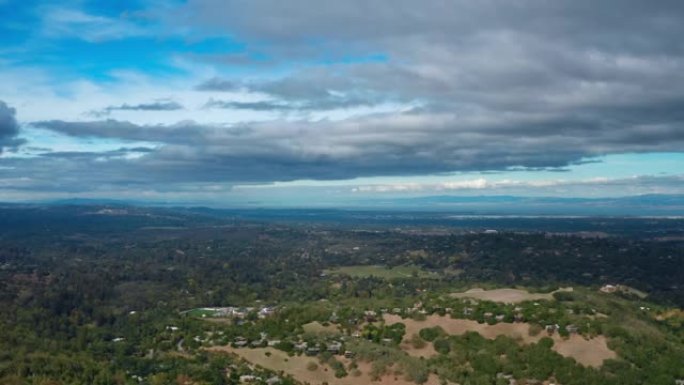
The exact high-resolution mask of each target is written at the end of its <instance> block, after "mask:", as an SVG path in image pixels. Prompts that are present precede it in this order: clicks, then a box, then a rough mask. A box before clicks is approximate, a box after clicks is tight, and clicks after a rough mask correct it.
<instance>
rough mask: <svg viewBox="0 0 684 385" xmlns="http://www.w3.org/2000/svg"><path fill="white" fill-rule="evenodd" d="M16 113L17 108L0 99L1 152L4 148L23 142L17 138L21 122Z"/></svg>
mask: <svg viewBox="0 0 684 385" xmlns="http://www.w3.org/2000/svg"><path fill="white" fill-rule="evenodd" d="M15 115H16V111H15V109H14V108H12V107H10V106H8V105H7V104H6V103H5V102H3V101H2V100H0V154H1V153H2V151H3V149H5V148H13V147H16V146H18V145H19V144H21V143H22V142H23V141H22V140H20V139H17V135H18V134H19V124H18V123H17V119H16V117H15Z"/></svg>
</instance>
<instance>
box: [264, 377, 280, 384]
mask: <svg viewBox="0 0 684 385" xmlns="http://www.w3.org/2000/svg"><path fill="white" fill-rule="evenodd" d="M280 382H281V379H280V377H278V376H273V377H271V378H269V379H268V380H266V384H267V385H276V384H280Z"/></svg>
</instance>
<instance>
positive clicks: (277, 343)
mask: <svg viewBox="0 0 684 385" xmlns="http://www.w3.org/2000/svg"><path fill="white" fill-rule="evenodd" d="M266 345H268V346H271V347H272V346H276V345H280V340H268V342H267V343H266Z"/></svg>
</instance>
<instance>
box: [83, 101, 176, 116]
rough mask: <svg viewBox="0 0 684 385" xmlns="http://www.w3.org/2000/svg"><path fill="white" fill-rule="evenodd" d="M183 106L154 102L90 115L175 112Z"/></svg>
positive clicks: (120, 106) (171, 102)
mask: <svg viewBox="0 0 684 385" xmlns="http://www.w3.org/2000/svg"><path fill="white" fill-rule="evenodd" d="M182 109H183V106H182V105H181V104H180V103H177V102H174V101H156V102H153V103H141V104H127V103H124V104H121V105H118V106H108V107H105V108H103V109H101V110H99V111H91V112H90V115H93V116H96V117H100V116H103V115H109V114H110V113H111V112H112V111H177V110H182Z"/></svg>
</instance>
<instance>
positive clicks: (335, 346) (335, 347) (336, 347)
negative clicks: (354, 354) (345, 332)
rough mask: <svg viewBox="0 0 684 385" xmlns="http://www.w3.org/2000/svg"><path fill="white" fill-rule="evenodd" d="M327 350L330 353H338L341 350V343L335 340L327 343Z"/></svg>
mask: <svg viewBox="0 0 684 385" xmlns="http://www.w3.org/2000/svg"><path fill="white" fill-rule="evenodd" d="M328 352H330V353H332V354H340V352H342V344H341V343H339V342H337V341H335V342H332V343H330V344H328Z"/></svg>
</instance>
